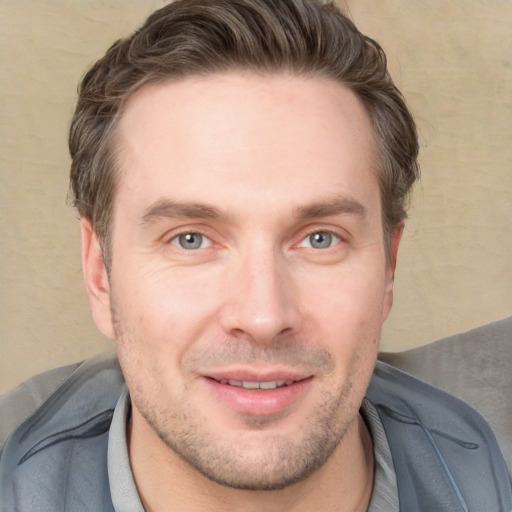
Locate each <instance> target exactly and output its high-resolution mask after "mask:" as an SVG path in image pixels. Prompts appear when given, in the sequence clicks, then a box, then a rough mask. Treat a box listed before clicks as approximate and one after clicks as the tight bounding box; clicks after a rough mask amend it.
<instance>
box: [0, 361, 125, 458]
mask: <svg viewBox="0 0 512 512" xmlns="http://www.w3.org/2000/svg"><path fill="white" fill-rule="evenodd" d="M108 374H110V375H108ZM120 377H121V374H120V369H119V366H118V363H117V358H116V357H115V356H114V355H112V354H105V355H101V356H97V357H94V358H91V359H88V360H85V361H82V362H78V363H74V364H70V365H67V366H62V367H59V368H54V369H52V370H49V371H46V372H43V373H41V374H39V375H35V376H34V377H31V378H30V379H28V380H26V381H24V382H23V383H21V384H20V385H19V386H18V387H17V388H15V389H13V390H12V391H10V392H8V393H6V394H4V395H2V396H1V397H0V450H1V449H2V447H3V446H4V444H5V442H6V440H7V438H8V437H9V435H10V433H11V432H12V431H13V430H14V429H15V428H16V427H17V426H19V425H21V424H22V423H23V422H24V421H25V420H26V419H27V418H29V417H31V416H32V415H33V414H34V413H35V412H36V411H38V409H39V408H41V407H46V405H45V404H46V403H47V402H55V400H56V399H57V398H58V399H59V400H60V401H62V400H65V398H66V397H67V396H69V395H70V394H72V393H74V392H77V391H79V390H81V391H82V393H81V395H84V386H87V387H88V388H90V391H92V389H93V388H94V381H95V380H98V379H100V380H101V379H102V378H103V379H105V378H106V379H107V380H112V381H119V378H120ZM121 379H122V377H121ZM87 383H88V384H87ZM52 397H54V400H53V401H52Z"/></svg>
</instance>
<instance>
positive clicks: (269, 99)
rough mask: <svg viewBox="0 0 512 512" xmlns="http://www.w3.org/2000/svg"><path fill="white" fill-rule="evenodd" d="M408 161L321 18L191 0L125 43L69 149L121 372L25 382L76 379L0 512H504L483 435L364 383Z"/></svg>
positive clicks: (101, 316)
mask: <svg viewBox="0 0 512 512" xmlns="http://www.w3.org/2000/svg"><path fill="white" fill-rule="evenodd" d="M417 148H418V144H417V137H416V130H415V126H414V122H413V120H412V117H411V115H410V114H409V112H408V110H407V108H406V106H405V104H404V102H403V99H402V97H401V95H400V93H399V91H398V90H397V89H396V87H395V86H394V85H393V83H392V81H391V79H390V77H389V75H388V73H387V71H386V64H385V57H384V54H383V52H382V50H381V49H380V47H379V46H378V45H377V44H376V43H375V42H374V41H372V40H371V39H369V38H367V37H365V36H363V35H362V34H360V33H359V32H358V31H357V30H356V28H355V27H354V26H353V24H352V23H351V22H350V21H349V20H348V19H347V18H346V17H344V16H343V15H342V14H341V13H339V12H338V11H337V10H336V9H335V8H334V7H333V6H331V5H329V4H327V5H322V4H320V3H318V2H316V1H312V0H308V1H307V0H257V1H255V0H229V1H228V0H190V1H186V0H182V1H177V2H175V3H173V4H170V5H168V6H166V7H164V8H163V9H161V10H159V11H157V12H156V13H154V14H153V15H152V16H151V17H150V18H149V19H148V20H147V21H146V23H145V25H144V26H143V27H142V28H141V29H140V30H139V31H137V32H136V33H135V34H134V35H132V36H131V37H130V38H128V39H126V40H122V41H119V42H117V43H116V44H114V45H113V46H112V47H111V48H110V50H109V51H108V52H107V54H106V55H105V56H104V57H103V58H102V59H101V60H100V61H98V62H97V63H96V64H95V65H94V66H93V68H92V69H91V70H90V71H89V72H88V73H87V75H86V76H85V77H84V79H83V81H82V84H81V87H80V91H79V100H78V104H77V108H76V112H75V116H74V119H73V122H72V126H71V132H70V151H71V156H72V160H73V162H72V169H71V186H72V190H73V193H74V196H75V200H76V206H77V208H78V211H79V213H80V215H81V218H82V224H81V225H82V264H83V269H84V275H85V281H86V286H87V291H88V295H89V300H90V305H91V309H92V312H93V316H94V320H95V322H96V324H97V325H98V327H99V328H100V330H101V331H102V332H103V333H105V334H106V335H107V336H110V337H112V338H115V340H116V346H117V355H118V362H117V360H113V359H96V360H93V361H88V362H85V363H84V364H81V365H76V366H74V367H72V368H70V369H68V370H64V371H63V370H58V371H57V373H56V374H48V375H46V376H44V377H40V378H36V380H35V381H33V382H32V383H29V384H27V385H26V389H31V388H32V389H33V388H34V386H36V385H43V386H48V382H49V381H51V382H55V381H61V380H62V379H64V380H63V382H60V383H59V385H58V386H56V387H55V389H52V392H51V393H50V394H49V396H48V397H47V398H45V400H44V401H43V402H42V403H41V404H38V406H37V408H36V409H35V410H34V411H33V412H31V413H30V414H29V415H28V416H26V418H25V419H23V418H21V419H23V422H22V423H21V424H20V425H19V426H17V427H16V428H14V430H13V431H12V432H11V433H10V435H9V438H8V439H7V441H6V444H5V446H4V448H3V451H2V458H1V467H0V471H1V491H0V492H1V495H0V499H1V503H2V506H3V507H4V509H5V510H66V511H68V510H69V511H75V510H95V511H97V510H116V511H125V510H127V511H128V510H137V511H141V510H146V511H159V510H166V511H168V510H180V511H190V512H192V511H198V510H201V511H208V510H212V511H213V510H237V511H252V510H268V511H274V510H276V511H277V510H287V511H304V510H312V509H319V510H333V511H334V510H339V511H356V510H357V511H361V510H369V511H371V512H375V511H381V510H385V511H388V510H389V511H392V510H401V511H408V512H410V511H414V510H422V511H425V510H431V511H434V510H435V511H444V510H446V511H448V510H449V511H454V510H486V511H487V510H496V511H498V510H500V511H507V510H510V509H511V507H512V496H511V492H510V481H509V478H508V475H507V472H506V469H505V465H504V461H503V458H502V456H501V454H500V452H499V448H498V446H497V444H496V442H495V439H494V437H493V435H492V433H490V430H489V429H488V427H487V425H486V424H485V423H484V422H483V420H482V419H481V418H480V417H479V416H478V415H476V414H475V413H474V411H472V410H471V409H470V408H469V407H468V406H466V405H465V404H463V403H461V402H459V401H458V400H456V399H454V398H452V397H450V396H448V395H445V394H444V393H442V392H440V391H437V390H435V389H434V388H431V387H429V386H427V385H425V384H422V383H420V382H418V381H416V380H414V379H412V378H410V377H408V376H406V375H405V374H402V373H399V372H398V371H396V370H393V369H391V368H389V367H387V366H384V365H381V364H379V365H377V367H376V358H377V352H378V346H379V339H380V330H381V327H382V324H383V322H384V320H385V318H386V317H387V315H388V313H389V310H390V307H391V303H392V293H393V292H392V283H393V273H394V269H395V264H396V255H397V250H398V246H399V242H400V237H401V234H402V230H403V225H404V219H405V217H406V214H405V209H404V203H405V199H406V197H407V194H408V191H409V190H410V187H411V186H412V184H413V183H414V181H415V179H416V177H417V174H418V169H417V163H416V157H417ZM118 364H119V366H118ZM121 372H122V373H121ZM370 381H371V383H370ZM50 387H52V386H50ZM26 395H27V393H26V392H25V393H24V392H23V389H22V390H21V391H17V392H14V394H13V395H11V396H10V397H8V398H7V399H6V400H5V401H4V404H7V405H6V406H4V410H7V409H8V407H7V406H8V405H9V404H13V403H14V404H16V403H20V402H23V401H26V400H27V396H26ZM11 410H12V409H11ZM4 414H5V413H4ZM13 426H14V425H13Z"/></svg>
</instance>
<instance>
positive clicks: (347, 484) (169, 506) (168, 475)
mask: <svg viewBox="0 0 512 512" xmlns="http://www.w3.org/2000/svg"><path fill="white" fill-rule="evenodd" d="M138 419H139V420H140V419H141V418H138ZM142 421H143V420H142ZM147 429H150V427H149V426H148V425H147V424H145V422H144V423H139V422H138V421H137V418H136V421H135V422H134V421H133V418H132V419H131V420H130V424H129V429H128V446H129V452H130V462H131V466H132V471H133V475H134V479H135V483H136V486H137V489H138V492H139V495H140V496H141V501H142V503H143V505H144V508H145V510H146V512H160V511H167V512H169V511H171V512H172V511H180V512H210V511H211V512H214V511H215V512H219V511H222V512H235V511H236V512H277V511H282V510H286V511H288V512H306V511H311V510H322V512H324V511H325V512H328V511H332V512H334V511H336V512H361V511H366V510H367V508H368V503H369V501H370V497H371V492H372V488H373V465H374V461H373V447H372V442H371V437H370V435H369V433H368V430H367V428H366V426H365V424H364V422H363V420H362V418H361V417H360V416H359V415H358V416H357V417H356V419H355V420H354V421H353V422H352V424H351V425H350V426H349V428H348V429H347V431H346V433H345V435H344V437H343V439H342V440H341V442H340V443H339V445H338V446H337V447H336V449H335V450H334V452H333V454H332V455H331V456H330V457H329V459H328V460H327V461H326V462H325V464H324V465H323V466H322V467H321V468H319V469H318V470H317V471H316V472H315V473H313V474H312V475H311V476H310V477H308V478H307V479H305V480H303V481H301V482H299V483H296V484H294V485H291V486H289V487H287V488H285V489H282V490H277V491H247V490H240V489H232V488H229V487H225V486H222V485H219V484H217V483H215V482H212V481H210V480H209V479H207V478H206V477H204V476H203V475H202V474H200V473H199V472H198V471H197V470H196V469H194V468H192V467H191V466H190V465H189V464H188V463H187V462H185V461H183V460H182V459H181V458H180V457H178V456H177V455H176V454H175V453H174V452H173V451H172V450H171V449H170V448H169V447H168V446H167V445H166V444H165V443H164V442H163V441H162V440H161V439H160V438H159V437H158V436H156V435H152V436H151V440H150V442H148V438H147V434H148V431H147Z"/></svg>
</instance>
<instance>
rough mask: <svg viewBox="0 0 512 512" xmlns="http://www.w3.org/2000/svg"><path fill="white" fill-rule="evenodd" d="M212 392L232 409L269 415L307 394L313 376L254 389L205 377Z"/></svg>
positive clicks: (283, 409) (287, 407) (288, 406)
mask: <svg viewBox="0 0 512 512" xmlns="http://www.w3.org/2000/svg"><path fill="white" fill-rule="evenodd" d="M204 381H205V383H206V385H207V386H208V388H209V390H210V392H211V393H213V394H214V396H215V397H216V398H217V399H219V400H220V401H221V402H223V403H225V404H227V405H228V406H229V407H230V408H231V409H234V410H235V411H237V412H240V413H243V414H250V415H252V416H269V415H271V414H277V413H280V412H283V411H285V410H287V409H289V408H290V407H292V406H293V405H294V404H296V403H297V402H298V401H299V400H300V399H301V398H302V397H303V396H305V395H306V393H307V391H308V389H309V387H310V385H311V382H312V378H308V379H304V380H301V381H298V382H294V383H293V384H290V385H289V386H283V387H280V388H276V389H266V390H254V389H245V388H243V387H237V386H230V385H229V384H221V383H220V382H218V381H216V380H214V379H210V378H204Z"/></svg>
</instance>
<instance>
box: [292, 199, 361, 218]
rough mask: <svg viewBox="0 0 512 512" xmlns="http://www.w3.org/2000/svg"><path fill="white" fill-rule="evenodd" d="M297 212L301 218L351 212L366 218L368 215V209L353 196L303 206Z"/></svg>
mask: <svg viewBox="0 0 512 512" xmlns="http://www.w3.org/2000/svg"><path fill="white" fill-rule="evenodd" d="M297 213H298V217H299V218H300V219H301V220H307V219H315V218H318V217H329V216H331V215H340V214H351V215H357V216H360V217H363V218H364V217H367V215H368V210H367V209H366V208H365V207H364V206H363V205H362V204H361V203H360V202H359V201H357V200H355V199H352V198H351V197H340V198H334V199H329V200H327V201H320V202H316V203H312V204H310V205H307V206H301V207H300V208H298V210H297Z"/></svg>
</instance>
